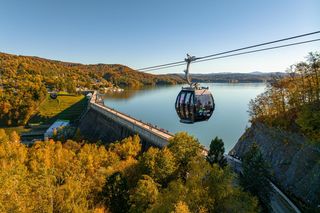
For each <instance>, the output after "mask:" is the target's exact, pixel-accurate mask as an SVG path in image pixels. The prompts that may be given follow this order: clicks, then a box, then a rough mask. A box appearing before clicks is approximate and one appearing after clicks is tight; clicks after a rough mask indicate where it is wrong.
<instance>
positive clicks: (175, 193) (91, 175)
mask: <svg viewBox="0 0 320 213" xmlns="http://www.w3.org/2000/svg"><path fill="white" fill-rule="evenodd" d="M216 141H218V142H219V140H216ZM218 145H219V143H218ZM220 145H221V144H220ZM202 150H203V148H202V146H201V145H200V143H199V141H198V140H197V139H195V138H193V137H192V136H189V135H187V134H186V133H177V134H176V135H175V137H174V138H173V139H172V140H170V141H169V144H168V146H167V147H165V148H163V149H158V148H153V147H151V148H149V149H148V150H147V151H146V152H142V150H141V143H140V139H139V137H138V136H133V137H129V138H126V139H123V140H122V141H117V142H115V143H113V144H110V145H102V144H100V145H99V144H90V143H85V142H84V141H82V142H76V141H72V140H67V141H65V142H60V141H53V140H50V141H44V142H41V141H39V142H36V143H34V144H33V145H32V146H30V147H27V146H25V145H24V144H22V143H20V141H19V136H18V135H17V134H16V133H15V132H11V133H10V134H6V132H5V131H4V130H3V129H0V182H1V184H0V192H1V193H0V211H1V212H176V213H182V212H183V213H188V212H201V213H204V212H246V213H247V212H257V211H258V210H259V206H258V199H257V198H256V197H254V196H252V195H251V194H249V193H248V192H245V191H243V189H242V188H241V187H240V186H239V185H238V184H234V183H235V181H236V179H235V174H234V173H232V172H231V170H230V168H229V167H228V166H226V165H225V163H222V161H221V159H220V161H215V159H216V158H214V157H212V158H207V159H206V158H205V157H204V156H203V154H202ZM222 151H224V149H223V150H222ZM209 156H210V153H209Z"/></svg>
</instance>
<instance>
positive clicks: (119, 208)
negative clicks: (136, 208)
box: [102, 172, 129, 213]
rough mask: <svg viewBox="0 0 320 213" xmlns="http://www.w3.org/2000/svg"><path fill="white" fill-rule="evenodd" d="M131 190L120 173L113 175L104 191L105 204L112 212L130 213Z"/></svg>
mask: <svg viewBox="0 0 320 213" xmlns="http://www.w3.org/2000/svg"><path fill="white" fill-rule="evenodd" d="M128 191H129V188H128V184H127V180H126V179H125V178H124V177H123V176H122V174H121V173H120V172H116V173H114V174H113V175H111V176H110V177H109V178H108V179H107V181H106V184H105V185H104V187H103V189H102V196H103V197H104V199H105V204H106V205H107V206H108V207H109V208H110V210H111V212H114V213H118V212H119V213H122V212H128V211H129V192H128Z"/></svg>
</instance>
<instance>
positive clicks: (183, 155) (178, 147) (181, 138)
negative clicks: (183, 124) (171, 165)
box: [168, 132, 204, 180]
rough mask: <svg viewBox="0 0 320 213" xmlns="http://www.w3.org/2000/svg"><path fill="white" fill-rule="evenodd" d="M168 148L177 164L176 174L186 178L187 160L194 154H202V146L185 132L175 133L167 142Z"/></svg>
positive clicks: (194, 155)
mask: <svg viewBox="0 0 320 213" xmlns="http://www.w3.org/2000/svg"><path fill="white" fill-rule="evenodd" d="M168 149H169V150H170V151H171V152H172V154H173V155H174V157H175V159H176V162H177V165H178V175H179V177H181V178H182V179H183V180H186V178H187V173H188V170H189V169H190V168H189V167H188V165H189V162H190V161H191V159H192V158H194V157H196V156H202V154H203V150H204V149H203V147H202V146H201V145H200V143H199V141H198V140H197V139H196V138H194V137H193V136H190V135H188V134H187V133H186V132H180V133H177V134H176V135H175V136H174V137H173V138H172V139H170V141H169V144H168Z"/></svg>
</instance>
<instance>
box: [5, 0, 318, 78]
mask: <svg viewBox="0 0 320 213" xmlns="http://www.w3.org/2000/svg"><path fill="white" fill-rule="evenodd" d="M319 9H320V1H319V0H259V1H258V0H241V1H239V0H233V1H231V0H219V1H217V0H200V1H189V0H184V1H182V0H181V1H180V0H175V1H174V0H161V1H160V0H158V1H156V0H135V1H133V0H127V1H124V0H113V1H109V0H101V1H98V0H90V1H89V0H86V1H82V0H77V1H76V0H37V1H36V0H28V1H27V0H24V1H21V0H6V1H4V0H0V51H1V52H7V53H12V54H18V55H32V56H39V57H44V58H49V59H56V60H62V61H70V62H80V63H84V64H92V63H106V64H108V63H120V64H125V65H128V66H130V67H133V68H142V67H146V66H152V65H158V64H162V63H167V62H174V61H180V60H182V59H183V58H184V57H185V54H186V53H190V54H192V55H196V56H204V55H208V54H213V53H216V52H221V51H225V50H230V49H235V48H239V47H243V46H246V45H252V44H256V43H261V42H265V41H271V40H275V39H280V38H284V37H289V36H294V35H298V34H303V33H308V32H312V31H318V30H320V14H319ZM309 38H310V39H312V38H320V35H318V36H311V37H309ZM309 38H308V39H309ZM300 40H304V39H300ZM297 41H298V40H297ZM316 50H318V51H319V50H320V42H317V43H312V44H307V45H302V46H296V47H289V48H286V49H282V50H273V51H268V52H261V53H256V54H252V55H245V56H238V57H234V58H229V59H222V60H215V61H208V62H204V63H198V64H194V65H192V68H191V72H194V73H196V72H198V73H200V72H201V73H208V72H251V71H257V70H259V71H284V70H285V69H286V68H287V67H288V66H289V65H291V64H293V63H296V62H298V61H301V60H303V59H304V57H305V56H306V55H307V53H308V52H310V51H316ZM183 69H184V67H178V68H172V69H167V70H162V71H161V72H162V73H163V72H165V73H166V72H170V73H172V72H181V71H182V70H183ZM158 73H160V72H158Z"/></svg>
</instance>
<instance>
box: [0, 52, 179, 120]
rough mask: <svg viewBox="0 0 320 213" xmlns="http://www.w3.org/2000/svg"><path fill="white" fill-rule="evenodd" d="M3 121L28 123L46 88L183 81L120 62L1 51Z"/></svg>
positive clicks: (74, 90) (72, 90)
mask: <svg viewBox="0 0 320 213" xmlns="http://www.w3.org/2000/svg"><path fill="white" fill-rule="evenodd" d="M0 76H1V81H0V95H1V97H0V124H1V126H10V125H23V124H26V123H27V121H28V120H29V118H30V117H31V115H32V114H33V113H34V112H35V109H37V107H38V105H39V104H40V102H41V101H43V100H44V99H45V97H46V94H47V91H66V92H68V93H77V92H78V91H82V90H91V89H95V90H98V89H99V88H105V87H135V88H139V87H142V86H146V85H148V86H154V85H166V84H176V83H182V82H183V81H182V80H181V78H179V77H178V76H164V75H151V74H147V73H141V72H137V71H134V70H133V69H131V68H129V67H127V66H123V65H119V64H96V65H84V64H78V63H68V62H62V61H55V60H49V59H43V58H39V57H31V56H17V55H11V54H6V53H0Z"/></svg>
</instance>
